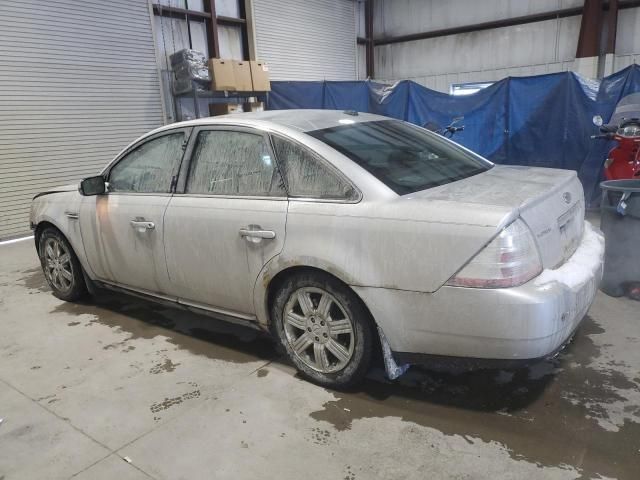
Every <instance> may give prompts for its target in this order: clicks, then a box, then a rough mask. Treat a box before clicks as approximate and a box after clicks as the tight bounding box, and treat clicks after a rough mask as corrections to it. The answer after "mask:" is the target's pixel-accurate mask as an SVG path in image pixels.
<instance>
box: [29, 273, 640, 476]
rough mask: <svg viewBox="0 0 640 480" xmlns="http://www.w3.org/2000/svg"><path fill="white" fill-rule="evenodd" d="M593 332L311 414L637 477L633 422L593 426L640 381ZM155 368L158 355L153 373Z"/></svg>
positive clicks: (119, 298)
mask: <svg viewBox="0 0 640 480" xmlns="http://www.w3.org/2000/svg"><path fill="white" fill-rule="evenodd" d="M24 273H26V276H25V277H24V278H23V279H22V281H23V283H24V285H25V287H27V288H28V289H30V290H34V291H48V286H47V285H46V282H45V280H44V277H43V275H42V272H41V270H40V269H33V270H31V271H25V272H24ZM53 312H55V313H58V312H63V313H67V314H70V315H82V314H88V315H91V316H92V318H93V319H92V320H90V321H88V322H84V324H85V326H88V327H91V325H93V324H102V325H107V326H109V327H111V328H114V329H116V330H118V331H121V332H125V333H127V338H126V339H125V340H124V341H123V342H122V344H124V343H125V342H127V341H129V340H134V339H138V338H142V339H153V338H155V337H157V336H161V337H165V338H167V340H168V341H169V342H170V343H172V344H174V345H176V346H177V347H178V348H181V349H186V350H188V351H189V352H191V353H194V354H196V355H203V356H205V357H207V358H211V359H215V360H224V361H229V362H235V363H247V362H255V361H259V360H265V361H274V360H275V361H281V359H280V358H279V356H278V354H277V353H276V350H275V348H274V345H273V343H272V341H271V340H270V339H268V338H267V337H266V336H264V335H262V334H260V333H259V332H255V331H253V330H249V329H245V328H242V327H237V326H235V325H231V324H228V323H224V322H222V321H217V320H214V319H211V318H210V317H204V316H200V315H196V314H193V313H190V312H185V311H182V310H177V309H171V308H166V307H163V306H159V305H156V304H153V303H150V302H146V301H142V300H138V299H137V298H134V297H128V296H124V295H116V294H111V293H108V294H105V295H100V296H99V297H98V298H97V299H95V300H94V299H92V300H91V301H90V302H87V303H77V304H71V303H62V304H60V305H59V306H58V307H56V308H55V309H54V310H53ZM72 323H73V322H72ZM602 333H603V330H602V328H600V327H599V326H598V324H597V323H596V322H594V321H593V320H591V319H589V318H587V319H586V320H585V321H584V322H583V325H582V327H581V329H580V330H579V332H578V334H577V335H576V338H575V340H574V342H573V343H572V344H571V345H570V346H569V347H568V348H567V349H566V350H565V351H564V352H563V353H562V355H561V356H560V357H558V358H557V359H555V360H551V361H547V362H543V363H540V364H538V365H536V366H534V367H531V368H528V369H522V370H517V371H504V370H498V371H495V370H494V371H489V370H487V371H477V372H463V373H460V372H446V371H443V372H436V371H430V370H427V369H418V368H415V367H414V368H412V369H411V370H410V372H409V373H408V374H407V375H406V376H405V377H403V378H401V379H400V381H398V382H393V383H391V382H386V381H384V380H381V379H380V378H377V379H376V378H369V379H367V380H366V381H365V383H364V384H363V385H362V386H361V387H360V388H359V389H358V390H356V391H352V392H348V393H335V392H333V393H334V395H335V397H336V399H335V400H334V401H330V402H327V403H326V404H325V405H324V406H323V408H322V409H319V410H318V411H315V412H312V413H311V417H312V418H314V419H316V420H321V421H324V422H328V423H330V424H331V425H332V426H333V427H335V429H336V430H337V431H338V432H339V431H341V430H346V429H349V428H351V427H352V425H353V422H354V421H357V420H359V419H364V418H376V417H397V418H399V419H401V420H402V421H404V422H411V423H415V424H417V425H422V426H426V427H431V428H434V429H437V430H439V431H441V432H443V433H445V434H450V435H460V436H463V437H465V438H473V437H475V438H479V439H481V440H484V441H486V442H492V441H494V442H498V443H500V444H502V445H504V446H505V447H506V448H507V450H508V451H509V453H510V455H511V456H512V458H514V459H517V460H522V459H524V460H527V461H529V462H533V463H536V464H538V465H540V466H558V465H572V466H574V467H576V468H577V469H579V470H580V472H581V473H582V478H585V479H587V478H593V477H597V475H602V476H607V477H614V478H620V479H623V478H637V475H636V472H637V471H638V470H640V424H638V423H637V422H635V421H631V420H626V421H619V422H618V423H617V424H616V425H615V429H606V428H603V424H602V422H603V421H606V420H607V419H608V417H609V416H610V415H611V413H610V412H609V411H608V410H607V408H606V406H607V405H612V404H615V403H620V404H622V405H623V406H624V409H625V410H626V411H627V413H628V414H629V415H640V406H638V405H633V404H631V405H630V404H629V401H628V398H625V397H624V396H623V395H622V394H621V393H620V392H621V391H633V390H634V389H635V390H637V389H638V386H639V385H640V377H639V378H633V379H632V380H631V379H629V378H628V377H626V376H625V375H624V374H623V373H622V372H620V371H619V370H618V369H617V368H618V367H620V365H618V362H616V361H615V360H611V361H610V362H609V364H610V367H611V368H610V369H595V368H592V367H590V366H589V365H590V363H592V361H593V359H595V358H598V357H599V353H600V352H599V348H600V347H598V346H597V345H596V344H595V343H594V341H593V339H592V337H595V336H597V335H600V334H602ZM633 340H634V341H637V339H636V338H635V337H634V338H633ZM119 347H123V348H127V347H126V346H125V345H119ZM165 363H166V359H165V360H164V361H163V362H161V363H159V364H158V365H156V367H158V366H159V365H164V364H165ZM177 365H178V364H173V363H172V364H171V366H170V367H169V368H175V366H177ZM154 368H155V367H154ZM164 371H170V370H164V366H163V367H162V368H160V367H158V371H157V373H162V372H164ZM152 373H156V372H152ZM267 375H268V370H266V369H260V370H258V371H257V376H258V377H260V378H263V377H265V376H267ZM199 395H200V391H199V389H197V388H193V389H191V390H190V391H189V392H188V393H185V394H183V395H179V396H176V397H167V398H165V399H164V400H163V401H161V402H157V403H154V404H153V405H152V406H151V407H150V409H151V411H152V412H153V413H156V414H157V413H159V412H161V411H163V410H166V409H168V408H171V407H172V406H175V405H178V404H180V403H182V402H184V401H186V400H189V399H192V398H197V397H198V396H199ZM47 399H50V398H47ZM155 418H158V419H160V417H154V419H155ZM314 434H315V435H316V436H317V438H315V437H314V436H313V435H314ZM338 435H339V433H338ZM314 438H315V440H317V441H318V442H322V441H324V439H325V437H324V433H321V432H320V433H319V432H313V433H312V436H311V441H314ZM326 441H327V442H329V440H326ZM247 446H248V445H247ZM351 474H353V472H350V473H349V474H348V476H350V475H351ZM353 475H355V474H353Z"/></svg>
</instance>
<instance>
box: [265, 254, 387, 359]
mask: <svg viewBox="0 0 640 480" xmlns="http://www.w3.org/2000/svg"><path fill="white" fill-rule="evenodd" d="M302 272H307V273H312V272H318V273H322V274H323V275H329V276H330V277H333V278H334V279H335V280H337V281H338V282H340V284H342V285H343V286H344V287H345V288H347V289H348V290H349V291H351V292H352V293H353V294H354V295H355V297H356V298H357V299H358V301H359V302H360V304H361V305H362V307H363V308H364V310H365V312H367V315H368V316H369V320H370V321H371V324H372V325H373V327H374V332H373V338H374V339H375V342H376V346H375V348H374V349H373V351H374V352H376V354H375V356H374V362H376V363H378V361H379V362H382V343H381V340H380V335H379V333H378V330H377V328H376V327H377V326H378V324H377V322H376V320H375V318H374V317H373V315H372V314H371V311H370V310H369V307H368V306H367V304H366V303H364V301H363V300H362V299H361V298H360V295H358V294H357V293H356V292H354V291H353V289H352V288H351V287H350V286H349V284H347V283H345V282H344V281H342V280H341V279H340V278H338V277H336V276H335V275H334V274H332V273H330V272H327V271H326V270H322V269H321V268H316V267H308V266H295V267H289V268H286V269H284V270H282V271H280V272H278V273H277V274H276V276H275V277H273V278H272V279H271V281H270V282H269V285H268V286H267V315H268V316H269V323H270V324H271V323H272V322H271V307H272V305H273V300H274V298H275V295H276V293H277V292H278V290H279V289H280V286H281V285H282V284H283V283H284V281H285V280H286V279H287V278H289V277H291V276H292V275H296V274H298V273H302Z"/></svg>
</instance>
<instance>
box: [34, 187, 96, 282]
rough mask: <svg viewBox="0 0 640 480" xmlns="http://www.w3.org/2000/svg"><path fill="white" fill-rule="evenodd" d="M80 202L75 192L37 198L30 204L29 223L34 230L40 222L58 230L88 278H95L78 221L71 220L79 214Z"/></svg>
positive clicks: (76, 219)
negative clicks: (69, 245)
mask: <svg viewBox="0 0 640 480" xmlns="http://www.w3.org/2000/svg"><path fill="white" fill-rule="evenodd" d="M81 202H82V197H81V196H80V194H79V193H78V192H77V191H75V192H69V191H66V192H58V193H50V194H47V195H43V196H38V197H36V198H34V200H33V201H32V203H31V216H30V222H31V224H32V225H33V226H34V228H37V226H38V225H40V224H41V223H42V222H48V223H50V224H52V225H53V226H55V227H56V228H57V229H58V230H60V231H61V232H62V234H63V235H64V236H65V238H66V239H67V240H68V241H69V243H70V244H71V248H73V251H74V252H75V254H76V256H77V257H78V260H79V261H80V265H82V268H83V269H84V270H85V272H87V274H88V275H89V277H90V278H95V275H94V273H93V271H92V270H91V267H90V266H89V262H87V257H86V254H85V250H84V244H83V243H82V234H81V231H80V221H79V219H78V218H73V214H77V213H79V211H80V203H81Z"/></svg>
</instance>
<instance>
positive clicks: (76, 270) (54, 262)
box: [38, 227, 87, 302]
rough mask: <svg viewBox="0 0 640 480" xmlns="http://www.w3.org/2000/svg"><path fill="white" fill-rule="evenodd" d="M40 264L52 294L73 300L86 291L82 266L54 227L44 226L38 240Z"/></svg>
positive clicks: (66, 299) (62, 298)
mask: <svg viewBox="0 0 640 480" xmlns="http://www.w3.org/2000/svg"><path fill="white" fill-rule="evenodd" d="M38 256H39V257H40V265H41V266H42V271H43V272H44V276H45V278H46V280H47V283H48V284H49V286H50V287H51V290H52V292H53V294H54V295H55V296H56V297H58V298H59V299H60V300H65V301H67V302H73V301H75V300H78V299H79V298H81V297H82V296H84V295H85V293H86V291H87V290H86V285H85V283H84V277H83V275H82V266H81V265H80V262H79V261H78V257H77V256H76V254H75V252H74V251H73V249H72V248H71V245H70V244H69V242H68V241H67V239H66V238H64V236H63V235H62V234H61V233H60V232H59V231H58V230H56V229H55V228H51V227H49V228H46V229H45V230H44V231H43V232H42V234H41V235H40V239H39V241H38Z"/></svg>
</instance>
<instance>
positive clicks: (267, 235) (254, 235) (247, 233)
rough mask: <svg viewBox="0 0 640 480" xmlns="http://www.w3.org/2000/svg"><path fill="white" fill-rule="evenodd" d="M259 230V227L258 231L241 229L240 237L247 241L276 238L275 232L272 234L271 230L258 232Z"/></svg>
mask: <svg viewBox="0 0 640 480" xmlns="http://www.w3.org/2000/svg"><path fill="white" fill-rule="evenodd" d="M259 228H260V227H258V229H255V230H254V229H252V228H241V229H240V236H241V237H242V238H245V239H247V240H250V239H263V238H264V239H265V240H272V239H274V238H276V232H274V231H273V230H259Z"/></svg>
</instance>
